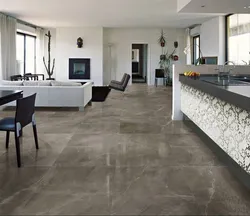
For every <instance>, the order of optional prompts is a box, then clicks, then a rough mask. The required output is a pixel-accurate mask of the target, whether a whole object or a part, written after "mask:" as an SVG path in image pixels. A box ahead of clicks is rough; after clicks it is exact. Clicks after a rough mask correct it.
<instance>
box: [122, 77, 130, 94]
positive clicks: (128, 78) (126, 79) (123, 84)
mask: <svg viewBox="0 0 250 216" xmlns="http://www.w3.org/2000/svg"><path fill="white" fill-rule="evenodd" d="M129 80H130V75H129V74H125V79H124V82H123V83H122V88H123V89H124V90H125V89H126V87H127V85H128V82H129Z"/></svg>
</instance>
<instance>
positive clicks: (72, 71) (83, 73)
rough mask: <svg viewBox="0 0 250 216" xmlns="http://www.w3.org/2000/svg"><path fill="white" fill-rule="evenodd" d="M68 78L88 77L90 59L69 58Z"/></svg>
mask: <svg viewBox="0 0 250 216" xmlns="http://www.w3.org/2000/svg"><path fill="white" fill-rule="evenodd" d="M69 79H90V59H85V58H70V59H69Z"/></svg>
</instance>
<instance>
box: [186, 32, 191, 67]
mask: <svg viewBox="0 0 250 216" xmlns="http://www.w3.org/2000/svg"><path fill="white" fill-rule="evenodd" d="M190 31H191V30H190V28H187V29H186V49H187V50H188V52H187V54H186V63H187V65H191V64H192V56H191V49H192V48H191V36H190Z"/></svg>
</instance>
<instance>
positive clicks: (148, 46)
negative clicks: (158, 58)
mask: <svg viewBox="0 0 250 216" xmlns="http://www.w3.org/2000/svg"><path fill="white" fill-rule="evenodd" d="M133 44H143V45H147V79H146V84H147V85H151V73H150V70H151V65H150V63H151V61H150V59H151V58H150V44H149V43H147V42H133V43H131V45H130V75H131V83H132V63H131V62H132V61H131V59H132V49H133Z"/></svg>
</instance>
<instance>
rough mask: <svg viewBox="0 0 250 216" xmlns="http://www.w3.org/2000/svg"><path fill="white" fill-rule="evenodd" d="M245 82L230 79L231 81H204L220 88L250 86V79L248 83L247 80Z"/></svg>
mask: <svg viewBox="0 0 250 216" xmlns="http://www.w3.org/2000/svg"><path fill="white" fill-rule="evenodd" d="M243 80H244V81H243ZM243 80H239V79H230V80H220V81H218V80H203V81H204V82H207V83H211V84H214V85H218V86H250V79H248V81H245V79H243Z"/></svg>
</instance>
